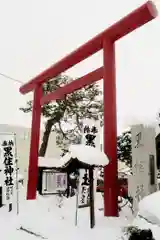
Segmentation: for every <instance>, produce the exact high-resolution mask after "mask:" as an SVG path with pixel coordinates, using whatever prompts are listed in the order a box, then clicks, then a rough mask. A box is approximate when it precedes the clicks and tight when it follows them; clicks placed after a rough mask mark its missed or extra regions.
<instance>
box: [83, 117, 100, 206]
mask: <svg viewBox="0 0 160 240" xmlns="http://www.w3.org/2000/svg"><path fill="white" fill-rule="evenodd" d="M100 133H101V127H100V121H94V120H90V119H88V120H86V121H85V122H84V124H83V130H82V144H84V145H87V146H90V147H94V148H98V149H100ZM97 173H98V171H97V169H94V176H93V177H94V196H95V194H96V189H97ZM89 200H90V196H89V172H88V170H87V171H86V170H85V169H80V176H79V198H78V205H79V207H83V206H89V203H90V202H89Z"/></svg>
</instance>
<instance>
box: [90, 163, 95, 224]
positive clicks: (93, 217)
mask: <svg viewBox="0 0 160 240" xmlns="http://www.w3.org/2000/svg"><path fill="white" fill-rule="evenodd" d="M89 180H90V185H89V194H90V227H91V228H94V226H95V212H94V185H93V180H94V179H93V167H90V168H89Z"/></svg>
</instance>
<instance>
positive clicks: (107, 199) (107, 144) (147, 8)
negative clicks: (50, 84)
mask: <svg viewBox="0 0 160 240" xmlns="http://www.w3.org/2000/svg"><path fill="white" fill-rule="evenodd" d="M156 16H157V11H156V8H155V6H154V4H153V3H152V2H151V1H148V2H147V3H145V4H143V5H142V6H141V7H139V8H137V9H136V10H135V11H133V12H132V13H130V14H129V15H127V16H126V17H124V18H123V19H121V20H120V21H118V22H116V23H115V24H113V25H112V26H111V27H109V28H108V29H106V30H105V31H104V32H102V33H100V34H99V35H97V36H96V37H94V38H93V39H92V40H90V41H88V42H87V43H86V44H84V45H82V46H81V47H79V48H78V49H77V50H75V51H74V52H72V53H71V54H69V55H67V56H66V57H64V58H63V59H61V60H60V61H59V62H57V63H55V64H54V65H52V66H51V67H50V68H48V69H47V70H45V71H44V72H42V73H41V74H40V75H38V76H37V77H35V78H34V79H32V80H31V81H29V82H28V83H26V84H24V85H23V86H22V87H21V88H20V92H21V93H22V94H26V93H28V92H30V91H32V90H34V89H36V91H35V94H34V104H33V113H32V114H33V115H32V134H31V148H30V163H29V179H28V192H27V199H34V198H35V197H36V184H37V169H38V145H39V132H40V113H41V107H40V100H41V99H42V100H41V103H42V104H43V103H45V102H47V101H50V100H54V99H55V98H63V97H64V95H65V94H67V93H71V92H72V91H75V90H77V89H79V88H80V87H83V86H86V85H87V84H90V83H91V82H92V81H94V78H95V79H96V74H95V75H94V74H93V73H90V74H91V75H92V77H91V78H90V79H89V76H91V75H90V74H88V76H87V77H86V76H84V77H82V78H81V80H80V79H79V80H80V81H81V83H80V81H78V80H76V81H75V82H76V83H72V84H70V85H69V84H68V85H66V86H64V87H63V88H61V89H59V90H57V91H56V92H54V93H53V94H51V95H49V96H48V97H47V96H45V97H43V98H42V92H41V86H40V85H41V84H43V83H44V82H47V81H48V80H50V79H51V78H53V77H55V76H57V75H58V74H60V73H62V72H64V71H65V70H67V69H69V68H70V67H72V66H74V65H75V64H77V63H79V62H81V61H82V60H84V59H86V58H87V57H89V56H91V55H92V54H94V53H96V52H97V51H99V50H101V49H102V48H103V44H104V72H103V73H104V151H105V153H106V154H107V155H108V157H109V158H110V160H111V162H110V164H109V165H108V166H107V167H106V168H105V171H104V209H105V211H104V214H105V216H117V214H118V201H117V196H118V182H117V154H116V153H117V152H116V145H117V143H116V134H117V130H116V128H117V126H116V125H117V124H116V91H115V89H116V88H115V56H114V47H113V46H114V42H115V41H116V40H118V39H120V38H122V37H124V36H125V35H127V34H128V33H130V32H132V31H134V30H135V29H137V28H139V27H141V26H142V25H144V24H146V23H147V22H149V21H151V20H152V19H154V18H155V17H156ZM104 40H105V41H104ZM96 71H97V70H96ZM85 81H86V84H85ZM95 81H96V80H95Z"/></svg>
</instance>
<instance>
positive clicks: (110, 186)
mask: <svg viewBox="0 0 160 240" xmlns="http://www.w3.org/2000/svg"><path fill="white" fill-rule="evenodd" d="M103 59H104V70H103V71H104V72H103V91H104V152H105V153H106V154H107V156H108V157H109V159H110V160H111V162H110V164H109V165H108V166H107V167H105V169H104V188H105V189H104V202H105V206H104V215H105V216H118V184H117V180H118V179H117V167H118V166H117V119H116V118H117V117H116V76H115V72H116V71H115V43H114V42H110V41H107V40H104V42H103ZM107 206H108V207H107Z"/></svg>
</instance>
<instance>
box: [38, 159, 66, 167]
mask: <svg viewBox="0 0 160 240" xmlns="http://www.w3.org/2000/svg"><path fill="white" fill-rule="evenodd" d="M62 165H63V162H62V161H61V160H60V159H58V158H47V157H39V158H38V166H39V167H49V168H52V167H55V168H58V167H61V166H62Z"/></svg>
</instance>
